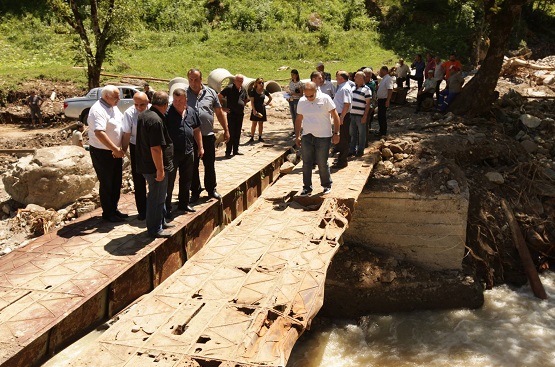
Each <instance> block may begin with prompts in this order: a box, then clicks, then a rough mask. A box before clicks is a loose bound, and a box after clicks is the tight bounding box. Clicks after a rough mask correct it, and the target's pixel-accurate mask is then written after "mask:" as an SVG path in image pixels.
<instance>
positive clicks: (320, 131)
mask: <svg viewBox="0 0 555 367" xmlns="http://www.w3.org/2000/svg"><path fill="white" fill-rule="evenodd" d="M332 119H333V131H332V128H331V123H332ZM339 126H340V125H339V115H338V114H337V111H336V110H335V104H334V103H333V101H332V99H331V97H330V96H328V95H327V94H325V93H322V92H318V87H317V86H316V84H315V83H314V82H307V83H306V84H305V86H304V96H303V97H301V99H299V104H298V105H297V118H296V120H295V136H296V144H297V146H298V147H300V148H301V154H302V157H303V190H302V192H301V195H300V196H308V195H310V194H311V193H312V167H313V165H314V163H316V164H317V165H318V173H319V174H320V183H321V184H322V187H323V188H324V194H328V193H330V192H331V184H332V180H331V174H330V167H329V165H328V156H329V151H330V145H331V143H332V142H333V143H334V144H338V143H339ZM301 128H302V139H301ZM330 138H331V139H330Z"/></svg>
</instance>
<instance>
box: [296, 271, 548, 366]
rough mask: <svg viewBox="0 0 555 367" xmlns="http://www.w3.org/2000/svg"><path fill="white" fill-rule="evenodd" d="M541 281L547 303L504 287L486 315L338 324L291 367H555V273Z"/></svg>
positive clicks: (299, 349) (488, 301)
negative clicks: (546, 295) (547, 297)
mask: <svg viewBox="0 0 555 367" xmlns="http://www.w3.org/2000/svg"><path fill="white" fill-rule="evenodd" d="M541 279H542V282H543V285H544V287H545V289H546V291H547V293H548V296H549V299H548V300H545V301H541V300H539V299H537V298H535V297H534V296H533V294H532V291H531V290H530V288H529V287H528V286H525V287H522V288H510V287H508V286H501V287H497V288H495V289H493V290H491V291H486V292H485V304H484V306H483V307H482V308H481V309H478V310H455V311H425V312H410V313H397V314H392V315H387V316H367V317H365V318H363V320H362V321H361V322H359V323H358V324H357V323H355V322H353V321H342V320H335V321H334V324H333V325H331V326H329V327H322V328H321V329H320V328H318V329H319V330H315V331H310V332H307V334H305V335H303V337H302V338H301V340H300V341H299V342H298V343H297V345H296V346H295V348H294V349H293V353H292V354H291V357H290V359H289V363H288V364H287V367H409V366H410V367H416V366H418V367H421V366H426V367H443V366H445V367H447V366H449V367H490V366H491V367H494V366H495V367H497V366H499V367H522V366H526V367H551V366H554V367H555V273H549V274H545V275H542V276H541Z"/></svg>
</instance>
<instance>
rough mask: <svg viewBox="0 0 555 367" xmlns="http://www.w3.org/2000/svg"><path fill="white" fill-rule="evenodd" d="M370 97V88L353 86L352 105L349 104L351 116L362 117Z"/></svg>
mask: <svg viewBox="0 0 555 367" xmlns="http://www.w3.org/2000/svg"><path fill="white" fill-rule="evenodd" d="M371 97H372V93H371V92H370V88H368V87H367V86H366V85H363V86H362V87H357V86H355V89H353V103H352V104H351V113H352V114H353V115H357V116H362V115H364V110H365V109H366V100H367V99H370V98H371Z"/></svg>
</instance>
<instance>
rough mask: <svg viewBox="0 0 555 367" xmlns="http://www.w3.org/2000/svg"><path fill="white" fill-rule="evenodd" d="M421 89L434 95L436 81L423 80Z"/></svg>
mask: <svg viewBox="0 0 555 367" xmlns="http://www.w3.org/2000/svg"><path fill="white" fill-rule="evenodd" d="M423 89H424V90H425V91H426V92H427V93H434V92H435V90H436V80H435V79H434V78H428V79H426V80H424V85H423Z"/></svg>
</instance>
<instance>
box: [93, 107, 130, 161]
mask: <svg viewBox="0 0 555 367" xmlns="http://www.w3.org/2000/svg"><path fill="white" fill-rule="evenodd" d="M87 124H88V125H89V127H90V129H91V130H92V132H93V134H89V145H90V146H91V147H94V148H97V149H104V150H110V148H108V147H107V146H105V145H104V144H102V143H101V142H100V140H98V138H97V137H96V134H94V132H96V131H104V132H105V133H106V135H108V139H110V141H111V142H112V143H114V144H115V145H116V146H118V147H120V146H121V139H122V136H123V129H122V127H123V115H122V113H121V112H120V110H119V108H118V107H117V106H115V107H112V106H110V105H109V104H108V103H107V102H105V101H104V100H103V99H102V98H101V99H99V100H98V101H96V102H95V103H94V104H93V105H92V107H91V109H90V110H89V117H88V118H87Z"/></svg>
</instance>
